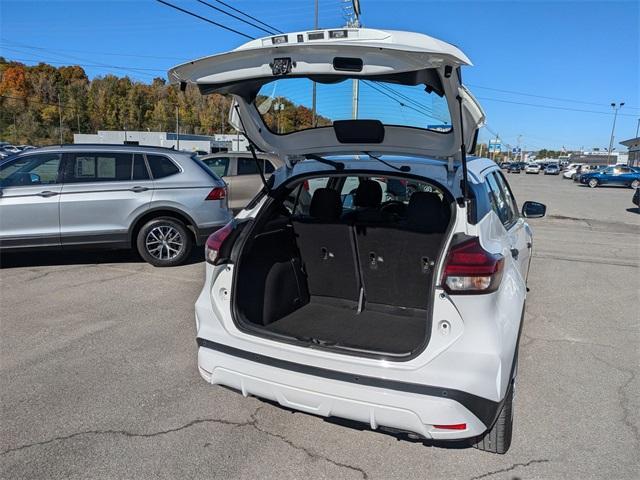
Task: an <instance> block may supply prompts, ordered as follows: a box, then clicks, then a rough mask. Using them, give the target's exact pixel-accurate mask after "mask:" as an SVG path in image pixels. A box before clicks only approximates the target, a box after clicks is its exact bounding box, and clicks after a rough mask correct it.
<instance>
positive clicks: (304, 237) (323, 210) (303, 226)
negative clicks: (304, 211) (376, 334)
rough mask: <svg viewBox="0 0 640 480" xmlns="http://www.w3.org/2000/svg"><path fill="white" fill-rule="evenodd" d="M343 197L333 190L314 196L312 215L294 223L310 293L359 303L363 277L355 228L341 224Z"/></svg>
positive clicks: (300, 218)
mask: <svg viewBox="0 0 640 480" xmlns="http://www.w3.org/2000/svg"><path fill="white" fill-rule="evenodd" d="M341 213H342V202H341V200H340V194H339V193H338V192H337V191H335V190H333V189H330V188H319V189H317V190H316V191H315V192H314V193H313V197H312V199H311V204H310V207H309V216H304V217H298V218H295V219H294V220H293V222H292V223H293V229H294V232H295V234H296V236H297V244H298V248H299V249H300V254H301V257H302V260H303V262H304V265H305V270H306V272H307V282H308V286H309V294H310V295H312V296H322V297H333V298H341V299H346V300H352V301H354V302H358V299H359V295H360V276H359V273H358V266H357V263H356V254H355V245H354V240H353V233H352V231H351V228H350V227H349V226H348V225H347V224H345V223H341V221H340V214H341Z"/></svg>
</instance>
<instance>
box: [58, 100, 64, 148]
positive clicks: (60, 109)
mask: <svg viewBox="0 0 640 480" xmlns="http://www.w3.org/2000/svg"><path fill="white" fill-rule="evenodd" d="M58 118H59V120H60V126H59V127H58V130H60V145H62V144H63V143H64V140H63V138H62V104H61V103H60V92H58Z"/></svg>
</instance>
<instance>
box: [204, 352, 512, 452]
mask: <svg viewBox="0 0 640 480" xmlns="http://www.w3.org/2000/svg"><path fill="white" fill-rule="evenodd" d="M198 345H199V347H200V348H199V349H198V368H199V371H200V374H201V375H202V377H203V378H204V379H205V380H207V381H208V382H209V383H211V384H217V385H225V386H228V387H231V388H233V389H236V390H238V391H240V392H242V394H243V395H244V396H248V395H254V396H257V397H262V398H267V399H269V400H272V401H275V402H278V403H279V404H280V405H282V406H284V407H287V408H292V409H295V410H300V411H303V412H307V413H311V414H314V415H320V416H324V417H332V416H333V417H340V418H345V419H349V420H353V421H357V422H363V423H366V424H368V425H369V426H370V427H371V428H372V429H377V428H378V427H381V426H382V427H389V428H392V429H397V430H403V431H407V432H413V433H416V434H418V435H421V436H422V437H424V438H432V439H436V440H458V439H464V438H471V437H476V436H478V435H481V434H482V433H484V432H485V431H486V430H487V428H488V426H489V425H491V424H492V423H493V421H494V419H495V418H496V416H497V414H498V413H499V411H500V409H501V408H502V405H501V404H500V403H497V402H493V401H491V400H487V399H484V398H481V397H477V396H475V395H471V394H468V393H466V392H461V391H457V390H447V389H444V388H440V387H432V386H427V385H418V384H412V383H405V382H396V381H390V380H385V379H381V378H372V377H364V376H355V375H351V374H347V373H344V372H337V371H332V370H326V369H323V368H319V367H313V366H310V365H301V364H296V363H293V362H289V361H284V360H280V359H277V358H272V357H266V356H264V355H258V354H253V353H251V352H247V351H244V350H239V349H236V348H233V347H229V346H226V345H223V344H219V343H215V342H211V341H208V340H203V339H198ZM481 418H482V419H481ZM461 423H465V424H466V428H465V429H464V430H446V429H441V428H436V427H435V426H434V425H454V424H461Z"/></svg>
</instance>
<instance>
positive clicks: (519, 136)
mask: <svg viewBox="0 0 640 480" xmlns="http://www.w3.org/2000/svg"><path fill="white" fill-rule="evenodd" d="M520 140H522V135H518V154H519V155H520V162H521V163H522V149H521V148H520Z"/></svg>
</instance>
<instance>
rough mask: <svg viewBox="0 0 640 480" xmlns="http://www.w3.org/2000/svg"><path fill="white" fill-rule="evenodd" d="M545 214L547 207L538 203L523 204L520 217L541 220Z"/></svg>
mask: <svg viewBox="0 0 640 480" xmlns="http://www.w3.org/2000/svg"><path fill="white" fill-rule="evenodd" d="M546 213H547V206H546V205H545V204H543V203H538V202H524V204H523V205H522V216H523V217H525V218H541V217H544V216H545V214H546Z"/></svg>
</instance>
